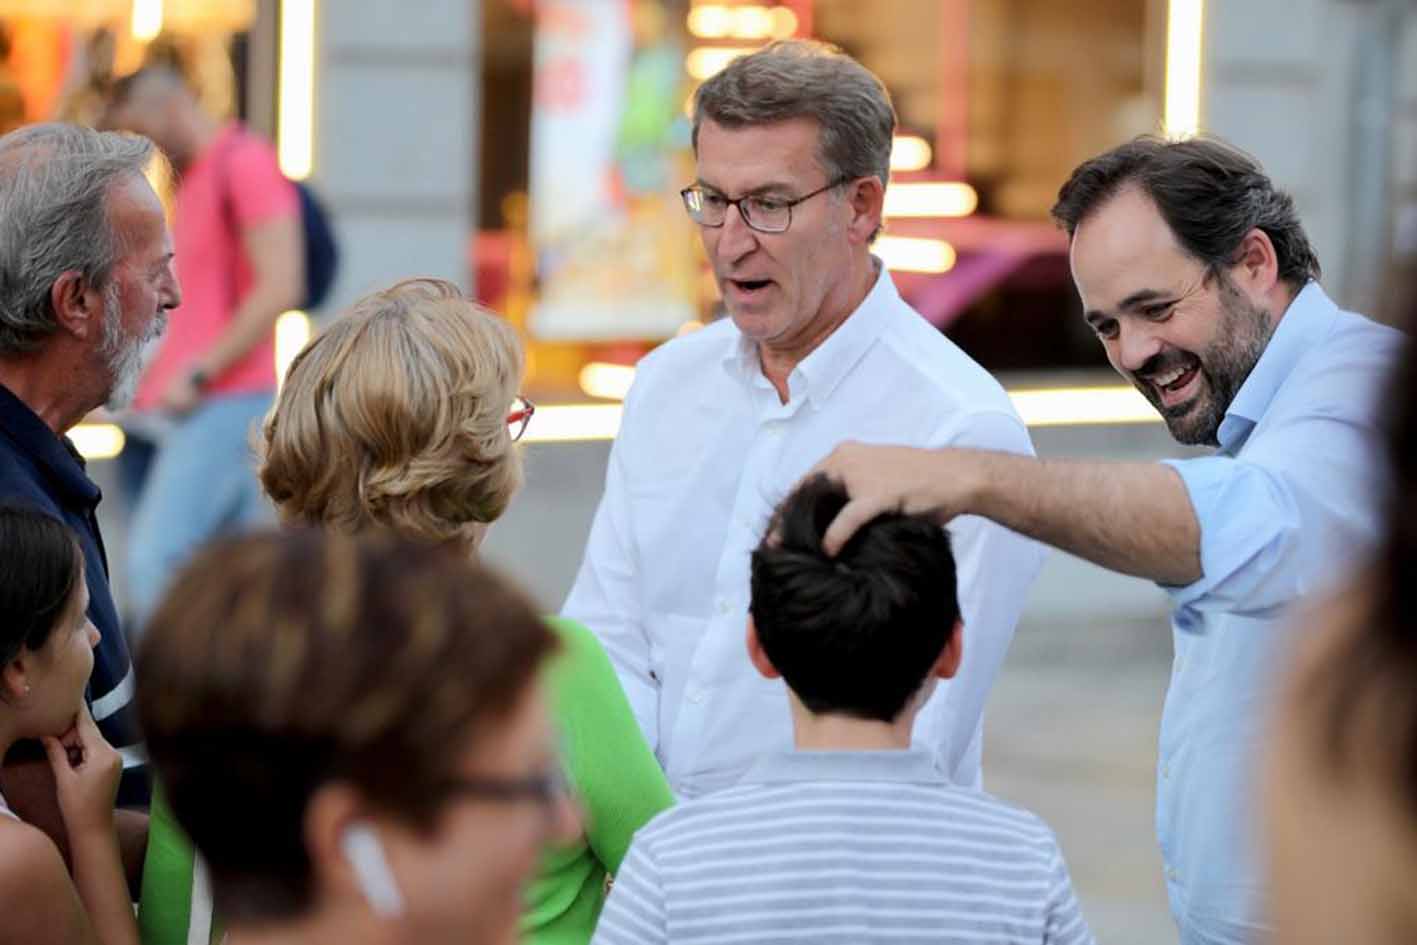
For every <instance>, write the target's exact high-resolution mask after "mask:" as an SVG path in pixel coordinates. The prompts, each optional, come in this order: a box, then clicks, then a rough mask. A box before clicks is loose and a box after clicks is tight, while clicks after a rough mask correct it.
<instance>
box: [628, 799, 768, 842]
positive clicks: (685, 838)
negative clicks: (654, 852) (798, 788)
mask: <svg viewBox="0 0 1417 945" xmlns="http://www.w3.org/2000/svg"><path fill="white" fill-rule="evenodd" d="M763 794H764V791H763V786H762V785H758V784H736V785H733V786H732V787H727V788H724V789H722V790H719V791H714V792H713V793H711V794H704V795H702V796H700V797H693V798H688V799H686V800H680V801H679V802H677V803H676V804H675V805H674V806H673V807H670V808H669V809H667V810H664V811H661V812H660V813H659V814H656V815H655V817H654V819H653V820H651V821H650V822H649V823H648V824H646V825H645V826H644V827H642V828H640V830H639V832H638V833H637V834H636V835H635V839H636V842H640V841H641V839H643V842H644V843H646V844H650V845H653V846H654V847H655V848H657V849H664V848H666V847H679V846H682V845H684V844H685V843H690V842H692V841H693V837H694V835H695V834H696V833H697V832H698V828H700V827H703V826H707V825H711V824H714V823H717V822H719V821H722V820H725V819H729V818H733V817H736V816H739V815H742V814H744V813H751V812H752V811H753V810H754V809H755V808H757V807H758V806H759V805H760V804H762V803H764V802H765V798H764V796H763Z"/></svg>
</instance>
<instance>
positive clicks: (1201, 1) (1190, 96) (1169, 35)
mask: <svg viewBox="0 0 1417 945" xmlns="http://www.w3.org/2000/svg"><path fill="white" fill-rule="evenodd" d="M1204 35H1205V0H1170V3H1169V5H1168V7H1167V10H1166V105H1165V113H1164V117H1163V126H1164V128H1165V130H1166V134H1167V136H1169V137H1172V138H1189V137H1190V136H1192V135H1194V134H1196V133H1197V132H1199V131H1200V124H1201V122H1200V114H1201V58H1202V52H1203V37H1204Z"/></svg>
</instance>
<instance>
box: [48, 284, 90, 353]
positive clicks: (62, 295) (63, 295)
mask: <svg viewBox="0 0 1417 945" xmlns="http://www.w3.org/2000/svg"><path fill="white" fill-rule="evenodd" d="M49 304H50V305H52V306H53V307H54V318H55V320H56V321H57V322H58V324H59V328H60V330H61V331H67V332H68V333H69V334H71V335H73V336H74V337H75V338H79V339H82V340H85V341H87V340H91V339H92V340H96V339H99V338H101V337H103V293H102V292H99V291H98V290H97V289H95V288H93V286H92V284H91V283H90V282H89V280H88V279H85V278H84V276H83V274H82V273H80V272H79V271H78V270H75V269H70V270H67V271H66V272H64V273H62V274H60V276H59V278H58V279H55V280H54V285H52V286H50V287H49Z"/></svg>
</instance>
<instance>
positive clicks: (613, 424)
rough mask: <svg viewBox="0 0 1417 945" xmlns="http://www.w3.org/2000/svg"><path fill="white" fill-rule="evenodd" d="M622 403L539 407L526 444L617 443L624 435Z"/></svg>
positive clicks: (528, 428)
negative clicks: (616, 440) (590, 441)
mask: <svg viewBox="0 0 1417 945" xmlns="http://www.w3.org/2000/svg"><path fill="white" fill-rule="evenodd" d="M622 410H623V408H622V407H621V405H620V404H548V405H545V406H543V405H541V404H537V405H536V415H535V416H534V417H532V418H531V422H530V423H528V424H527V427H526V435H525V436H523V437H522V438H521V442H523V443H574V442H577V441H581V440H613V439H614V438H615V434H616V433H618V432H620V414H621V412H622Z"/></svg>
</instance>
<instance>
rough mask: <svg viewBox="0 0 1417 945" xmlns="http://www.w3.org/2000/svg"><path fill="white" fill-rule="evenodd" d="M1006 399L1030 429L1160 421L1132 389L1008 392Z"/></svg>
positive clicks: (1117, 387) (1149, 406)
mask: <svg viewBox="0 0 1417 945" xmlns="http://www.w3.org/2000/svg"><path fill="white" fill-rule="evenodd" d="M1009 399H1011V400H1012V401H1013V402H1014V409H1015V410H1017V411H1018V415H1019V416H1020V417H1021V418H1023V422H1024V423H1026V424H1028V425H1029V426H1031V427H1061V426H1091V425H1096V424H1121V423H1160V422H1161V415H1160V414H1159V413H1157V412H1156V408H1155V407H1153V406H1152V405H1151V404H1150V403H1149V402H1148V401H1147V399H1146V398H1145V397H1143V396H1142V395H1141V394H1140V393H1139V392H1138V391H1137V389H1136V388H1135V387H1124V386H1121V385H1109V386H1097V387H1051V388H1040V389H1038V390H1011V391H1009Z"/></svg>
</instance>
